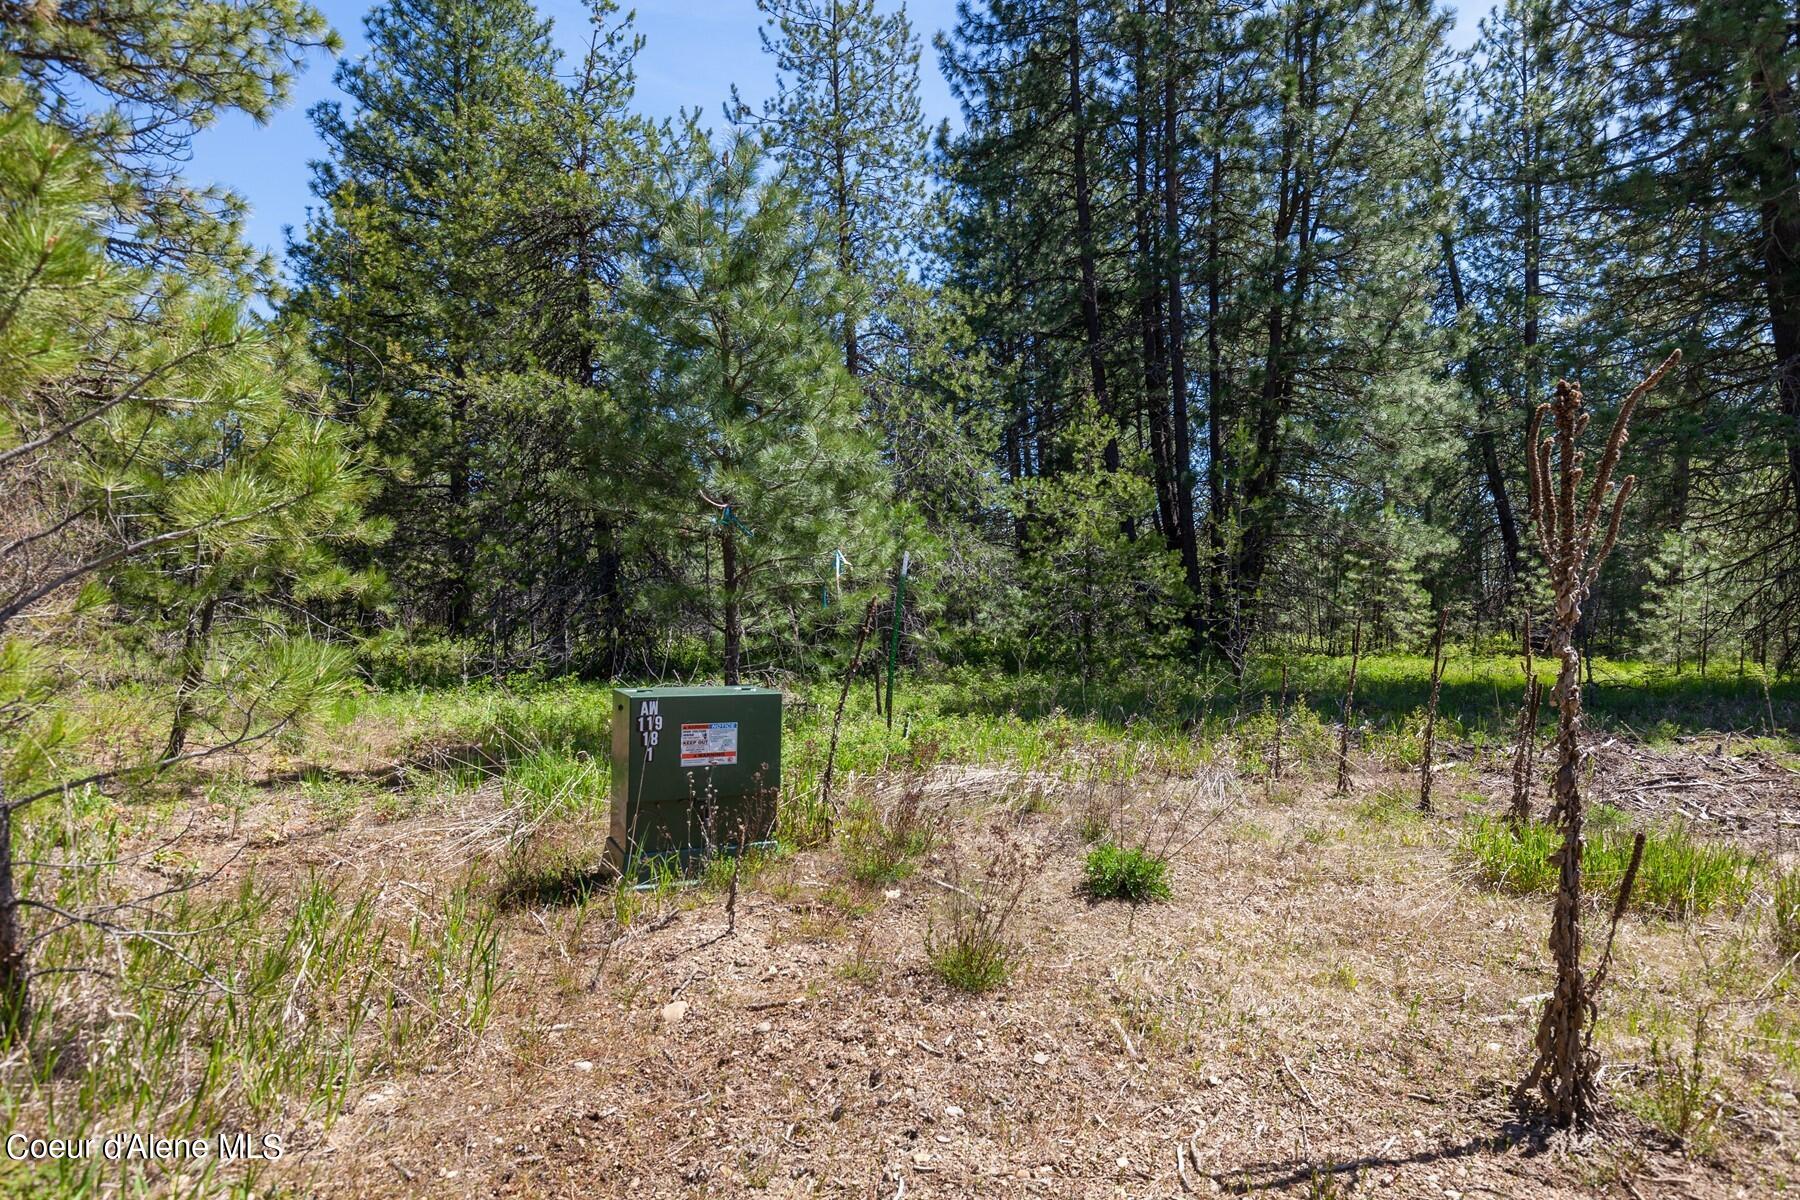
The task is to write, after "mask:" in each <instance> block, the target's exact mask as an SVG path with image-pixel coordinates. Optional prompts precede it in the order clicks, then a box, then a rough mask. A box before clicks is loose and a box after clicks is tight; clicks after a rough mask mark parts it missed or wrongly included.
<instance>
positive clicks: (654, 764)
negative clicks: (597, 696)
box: [606, 687, 781, 868]
mask: <svg viewBox="0 0 1800 1200" xmlns="http://www.w3.org/2000/svg"><path fill="white" fill-rule="evenodd" d="M780 794H781V693H780V692H778V691H776V690H774V689H772V688H759V687H652V688H618V689H615V690H614V692H613V711H612V829H611V832H610V834H609V835H608V837H607V841H606V854H607V858H608V860H609V861H610V862H612V863H613V864H614V866H616V867H620V868H623V867H624V866H625V864H627V863H630V862H637V861H641V860H642V859H644V858H656V857H665V856H675V857H678V858H679V859H680V860H681V861H683V862H686V861H688V860H690V859H692V858H694V857H695V856H698V855H703V854H704V853H706V852H707V851H708V850H709V849H713V850H732V849H737V848H739V847H742V846H746V845H750V844H752V843H755V842H762V841H767V840H768V839H769V837H770V835H771V833H772V831H773V830H774V827H775V798H776V797H777V796H779V795H780Z"/></svg>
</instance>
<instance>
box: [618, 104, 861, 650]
mask: <svg viewBox="0 0 1800 1200" xmlns="http://www.w3.org/2000/svg"><path fill="white" fill-rule="evenodd" d="M686 143H687V144H686V147H685V154H684V155H683V156H682V158H681V161H680V163H679V168H678V169H675V168H672V169H671V172H670V174H669V177H668V178H666V179H665V180H663V181H662V182H661V188H660V190H661V191H662V192H663V193H664V195H663V197H662V198H661V200H660V202H659V204H658V207H657V211H656V213H655V216H654V219H653V220H651V221H650V222H649V224H648V226H647V228H648V229H649V230H650V231H652V232H651V236H650V237H649V240H648V241H647V244H646V245H645V247H644V251H643V254H644V258H643V272H644V278H643V280H642V282H641V284H640V285H639V286H637V287H635V288H634V289H633V290H632V292H631V293H630V297H629V308H630V314H631V323H630V325H629V327H628V328H627V329H626V330H625V331H623V333H622V334H621V337H620V339H619V342H618V344H617V347H616V352H617V353H618V354H620V355H621V357H622V362H623V363H625V364H629V366H630V368H631V370H632V372H633V373H634V375H635V378H636V380H637V381H638V388H639V389H640V391H639V394H638V395H637V396H636V397H635V398H634V401H633V407H634V409H635V410H636V411H638V412H640V413H643V414H645V416H644V420H645V422H646V423H649V422H662V423H665V425H664V428H665V429H666V431H667V436H669V437H671V438H672V439H673V445H674V447H675V449H674V450H673V452H672V453H670V454H668V455H667V456H666V457H665V459H664V461H665V463H666V464H667V465H666V467H665V470H666V471H667V472H668V478H667V487H668V491H669V492H670V494H672V496H673V497H674V499H673V503H674V504H675V505H676V506H677V508H676V510H675V511H676V512H677V513H678V514H679V518H680V521H681V528H682V529H683V530H684V531H685V532H686V533H687V534H688V536H689V537H693V536H694V535H696V534H704V546H705V551H704V552H705V555H706V564H705V568H704V573H703V578H704V579H706V580H707V581H708V583H707V584H706V585H704V587H705V592H706V594H705V595H704V596H702V597H701V601H702V603H703V604H704V605H705V607H706V610H707V614H708V616H709V617H710V618H711V620H712V621H713V623H714V625H715V628H716V629H717V631H718V633H719V635H720V638H721V641H722V647H723V650H722V663H723V671H724V677H725V682H726V683H728V684H735V683H737V682H738V680H739V679H740V678H741V677H742V675H743V672H744V670H745V666H746V663H747V662H748V661H752V660H751V657H750V650H749V639H751V638H753V637H755V636H756V635H757V634H758V633H759V632H760V631H761V630H763V629H765V628H769V627H771V626H774V627H775V628H780V627H781V626H783V625H785V626H786V627H787V628H788V629H792V628H793V627H794V623H795V622H796V620H797V619H798V614H799V613H800V612H801V611H803V610H805V609H807V608H810V607H812V606H814V605H816V604H817V603H818V596H819V594H820V588H821V586H823V583H824V580H825V579H826V578H828V577H829V573H830V571H831V570H832V565H831V564H832V561H833V556H834V552H838V551H842V552H844V553H845V554H846V555H847V557H848V558H849V559H850V561H851V562H853V563H854V562H864V563H872V562H873V561H874V560H875V558H876V557H877V554H876V550H875V548H874V542H873V539H875V538H876V537H878V536H879V534H880V532H882V530H883V524H882V522H880V521H879V520H878V518H879V517H880V515H881V514H880V511H879V510H880V508H881V506H883V505H884V504H885V492H884V490H883V489H882V488H881V487H880V484H881V475H880V471H879V466H878V463H877V460H876V458H875V456H874V453H873V451H872V448H871V443H870V441H869V439H868V437H867V436H866V434H865V433H864V431H863V428H862V425H861V421H860V420H859V414H858V407H859V405H858V399H857V389H856V387H855V384H854V382H853V381H852V379H851V377H850V375H849V373H848V371H846V370H845V368H844V366H843V363H842V360H841V357H840V355H839V350H840V349H841V348H840V347H836V346H834V344H833V339H831V337H830V334H829V330H830V315H831V314H833V313H837V312H841V311H842V308H841V305H842V302H843V288H844V286H845V285H844V283H843V281H842V280H840V279H839V278H837V277H836V276H835V274H834V272H833V271H832V269H831V265H830V261H829V259H828V258H827V257H825V255H824V253H822V250H821V248H820V247H819V246H818V244H817V240H816V238H815V237H814V236H813V233H812V231H811V229H810V228H809V224H808V222H807V221H806V220H805V219H804V217H803V216H802V213H801V196H800V194H799V193H798V192H797V191H796V190H794V189H793V188H792V187H791V186H790V185H789V184H788V183H787V182H786V179H785V176H783V175H780V174H777V175H774V176H773V177H771V178H767V179H763V178H760V176H762V175H763V174H764V173H765V172H764V161H763V158H762V154H761V152H760V150H759V148H758V147H757V145H756V144H755V142H754V141H753V140H751V139H750V138H748V137H743V136H740V137H738V138H735V139H733V140H732V141H730V142H728V143H727V144H726V145H725V146H724V147H722V148H721V149H718V150H716V151H715V149H714V147H713V145H712V143H711V141H710V139H709V138H708V137H707V136H706V135H705V134H704V133H702V132H701V131H699V130H698V129H695V128H689V129H688V130H687V132H686ZM620 377H621V380H623V379H625V378H626V374H625V372H624V370H621V372H620ZM652 414H654V415H652ZM715 548H716V551H717V575H716V576H715V575H714V573H713V566H712V563H713V557H712V556H713V553H714V550H715ZM714 578H716V580H717V582H716V585H715V584H713V583H711V582H710V581H711V580H713V579H714Z"/></svg>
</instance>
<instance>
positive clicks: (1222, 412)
mask: <svg viewBox="0 0 1800 1200" xmlns="http://www.w3.org/2000/svg"><path fill="white" fill-rule="evenodd" d="M1167 3H1168V7H1167V8H1166V9H1165V10H1164V11H1165V12H1172V10H1173V7H1174V4H1173V0H1167ZM1224 103H1225V82H1224V75H1223V73H1221V74H1220V76H1219V80H1218V82H1217V83H1216V84H1215V85H1214V88H1213V110H1214V111H1215V112H1218V111H1220V110H1221V109H1222V108H1223V106H1224ZM1167 115H1168V114H1167V109H1166V106H1165V111H1164V120H1165V121H1166V120H1167ZM1224 175H1225V154H1224V151H1223V150H1222V149H1221V148H1219V147H1218V146H1214V148H1213V153H1212V170H1211V171H1210V172H1209V174H1208V178H1207V185H1206V208H1207V219H1206V511H1207V516H1206V550H1207V555H1208V557H1209V558H1210V560H1211V570H1209V571H1208V572H1207V583H1206V601H1207V602H1206V607H1207V614H1208V616H1207V640H1208V642H1209V643H1210V644H1211V646H1212V650H1213V653H1214V655H1215V656H1217V657H1221V658H1222V657H1223V656H1224V649H1225V644H1226V640H1227V638H1226V630H1227V629H1228V628H1229V626H1230V614H1229V613H1228V612H1227V611H1226V605H1227V603H1228V597H1229V596H1230V594H1231V593H1230V591H1229V590H1228V587H1227V580H1228V577H1229V573H1228V568H1229V565H1230V559H1229V557H1228V555H1227V554H1226V547H1225V525H1226V517H1227V510H1228V509H1229V508H1230V507H1231V502H1230V499H1229V489H1230V476H1229V473H1228V472H1227V470H1226V462H1225V455H1226V449H1225V445H1226V439H1225V423H1226V421H1227V419H1228V412H1229V406H1228V405H1227V403H1226V396H1225V356H1224V349H1223V347H1222V345H1221V343H1220V338H1219V319H1220V316H1221V311H1222V309H1223V306H1224V301H1223V292H1224V280H1223V278H1222V275H1223V268H1222V265H1221V260H1220V254H1221V252H1222V251H1221V246H1220V237H1219V211H1220V208H1221V205H1222V201H1223V196H1224V186H1225V183H1224Z"/></svg>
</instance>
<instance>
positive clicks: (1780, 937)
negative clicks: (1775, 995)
mask: <svg viewBox="0 0 1800 1200" xmlns="http://www.w3.org/2000/svg"><path fill="white" fill-rule="evenodd" d="M1775 949H1776V950H1778V951H1780V953H1781V954H1782V956H1783V957H1786V958H1792V957H1793V956H1794V955H1796V954H1800V868H1795V869H1794V870H1792V871H1786V872H1784V873H1783V874H1782V875H1781V877H1780V878H1779V879H1777V880H1776V881H1775Z"/></svg>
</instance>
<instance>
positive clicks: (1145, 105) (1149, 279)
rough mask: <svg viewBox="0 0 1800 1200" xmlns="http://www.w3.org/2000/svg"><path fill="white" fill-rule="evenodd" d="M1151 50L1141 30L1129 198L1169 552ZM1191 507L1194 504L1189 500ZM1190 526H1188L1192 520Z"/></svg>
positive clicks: (1172, 491)
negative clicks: (1134, 152)
mask: <svg viewBox="0 0 1800 1200" xmlns="http://www.w3.org/2000/svg"><path fill="white" fill-rule="evenodd" d="M1149 57H1150V56H1149V47H1148V45H1146V43H1145V39H1144V35H1143V33H1142V31H1141V28H1140V32H1139V33H1138V35H1137V38H1136V41H1135V42H1134V43H1133V59H1132V63H1133V79H1134V82H1135V85H1136V88H1137V97H1136V99H1137V121H1136V126H1137V128H1136V143H1137V155H1136V162H1135V166H1136V175H1135V178H1134V190H1133V194H1132V199H1133V201H1134V204H1133V208H1134V210H1135V215H1136V221H1135V224H1136V227H1137V255H1138V336H1139V338H1140V339H1141V341H1142V355H1143V360H1144V370H1143V374H1144V406H1145V407H1146V408H1147V409H1148V410H1149V414H1150V464H1151V471H1152V474H1153V476H1154V478H1155V483H1156V515H1157V523H1158V524H1159V525H1160V526H1161V528H1162V533H1163V538H1164V541H1165V542H1166V543H1167V545H1168V547H1169V548H1170V549H1171V550H1178V549H1179V548H1180V546H1181V525H1180V517H1179V516H1178V511H1177V505H1176V499H1175V496H1176V491H1177V489H1178V488H1179V487H1180V484H1181V479H1182V475H1183V473H1184V471H1185V469H1186V464H1184V463H1179V462H1177V461H1175V449H1174V431H1173V429H1171V428H1170V425H1169V397H1168V395H1167V388H1168V371H1167V365H1168V364H1167V361H1166V355H1167V350H1166V349H1165V348H1164V345H1163V330H1162V317H1163V315H1162V298H1161V292H1162V288H1161V285H1160V283H1159V281H1158V277H1157V269H1158V267H1159V266H1161V265H1162V263H1163V256H1162V255H1160V254H1158V252H1157V251H1158V248H1159V245H1160V238H1159V237H1158V231H1157V229H1156V223H1157V222H1156V216H1155V209H1156V202H1155V200H1154V199H1153V197H1152V192H1153V191H1154V190H1156V188H1157V181H1156V179H1155V177H1154V167H1153V164H1152V162H1151V154H1152V150H1151V146H1150V111H1151V104H1152V103H1154V101H1153V100H1152V99H1151V98H1150V97H1151V92H1152V88H1153V85H1152V84H1151V83H1150V82H1149V80H1148V78H1147V77H1148V75H1149V70H1150V68H1149ZM1189 504H1190V506H1191V505H1192V500H1191V498H1190V501H1189ZM1190 524H1191V522H1190Z"/></svg>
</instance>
